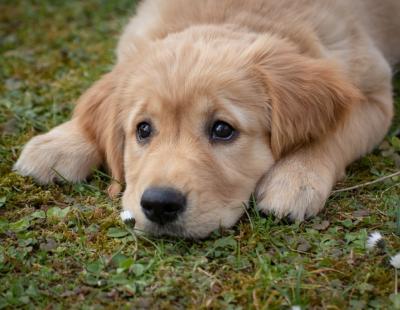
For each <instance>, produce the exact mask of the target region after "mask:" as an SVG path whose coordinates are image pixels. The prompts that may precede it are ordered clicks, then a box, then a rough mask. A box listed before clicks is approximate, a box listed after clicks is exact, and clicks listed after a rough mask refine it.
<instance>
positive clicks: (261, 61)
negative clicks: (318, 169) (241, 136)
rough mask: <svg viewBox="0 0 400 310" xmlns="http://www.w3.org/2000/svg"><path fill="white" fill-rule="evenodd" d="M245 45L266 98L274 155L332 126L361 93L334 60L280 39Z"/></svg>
mask: <svg viewBox="0 0 400 310" xmlns="http://www.w3.org/2000/svg"><path fill="white" fill-rule="evenodd" d="M250 49H252V53H253V63H254V64H255V65H256V71H258V74H259V75H260V77H261V79H262V80H263V82H264V84H265V88H266V95H267V96H268V99H269V100H268V103H267V105H268V109H269V113H270V115H269V118H270V122H271V123H270V128H269V129H270V132H271V148H272V152H273V154H274V156H275V157H276V158H279V157H281V156H283V155H285V154H286V153H288V152H290V151H291V150H293V149H295V148H297V147H300V146H302V145H305V144H307V143H310V142H312V141H315V140H318V139H320V138H321V137H323V136H325V135H326V134H327V133H328V132H329V131H332V130H335V128H337V127H338V126H339V125H340V124H341V123H342V122H343V121H344V119H345V117H346V115H348V112H349V109H350V107H351V106H352V105H354V104H357V103H358V102H360V101H361V100H362V98H363V97H362V94H361V92H360V91H359V90H358V89H357V88H356V87H355V86H353V85H352V84H351V83H350V82H349V80H348V79H347V78H346V76H345V75H344V74H343V73H342V72H340V70H339V69H338V68H337V66H336V65H335V64H334V63H332V62H331V61H329V60H326V59H315V58H311V57H308V56H304V55H301V54H300V53H299V52H298V51H297V50H296V48H294V47H292V46H291V45H290V44H288V43H287V42H285V41H283V40H280V39H268V40H267V41H265V40H264V41H261V40H258V42H257V41H256V42H255V43H254V44H253V46H251V47H250Z"/></svg>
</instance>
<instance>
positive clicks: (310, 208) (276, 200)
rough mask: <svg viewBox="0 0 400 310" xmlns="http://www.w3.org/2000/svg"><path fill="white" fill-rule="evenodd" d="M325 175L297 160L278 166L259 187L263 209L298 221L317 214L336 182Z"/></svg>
mask: <svg viewBox="0 0 400 310" xmlns="http://www.w3.org/2000/svg"><path fill="white" fill-rule="evenodd" d="M324 172H325V173H324ZM324 172H323V171H321V173H318V172H317V171H316V170H314V169H313V170H310V169H308V168H307V167H306V166H304V165H302V164H301V163H297V162H294V161H290V162H285V163H278V165H277V166H275V167H274V168H273V169H272V171H270V173H269V174H268V175H267V176H266V177H265V178H264V180H261V182H260V184H259V185H258V187H257V191H256V196H257V206H258V208H259V210H261V211H262V212H264V213H266V214H269V213H272V214H274V215H276V216H277V217H279V218H283V217H289V218H290V219H291V220H294V221H296V220H298V221H303V220H304V219H305V218H308V217H311V216H314V215H316V214H317V213H318V212H319V211H321V210H322V208H323V207H324V204H325V201H326V199H327V198H328V196H329V193H330V191H331V188H332V180H331V178H329V177H328V176H327V174H326V171H324Z"/></svg>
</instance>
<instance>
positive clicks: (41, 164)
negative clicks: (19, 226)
mask: <svg viewBox="0 0 400 310" xmlns="http://www.w3.org/2000/svg"><path fill="white" fill-rule="evenodd" d="M99 162H100V156H99V154H98V152H97V150H96V147H95V146H94V145H93V144H92V143H90V142H88V141H87V139H86V138H85V137H84V135H82V133H81V132H80V131H79V130H78V129H77V127H76V126H75V125H74V123H73V121H70V122H67V123H65V124H63V125H60V126H58V127H56V128H54V129H53V130H51V131H50V132H48V133H46V134H44V135H40V136H36V137H34V138H32V139H31V140H30V141H29V142H28V143H27V144H26V146H25V147H24V149H23V151H22V153H21V156H20V157H19V159H18V161H17V162H16V163H15V165H14V170H15V171H17V172H18V173H19V174H21V175H23V176H32V177H33V178H34V179H36V180H37V181H38V182H39V183H42V184H46V183H51V182H53V181H56V180H61V181H62V180H64V179H65V180H68V181H72V182H76V181H80V180H83V179H85V178H86V176H87V175H88V174H89V173H90V172H91V169H93V168H94V167H95V166H96V165H98V164H99Z"/></svg>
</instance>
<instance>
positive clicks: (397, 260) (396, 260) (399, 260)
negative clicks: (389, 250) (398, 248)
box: [390, 252, 400, 269]
mask: <svg viewBox="0 0 400 310" xmlns="http://www.w3.org/2000/svg"><path fill="white" fill-rule="evenodd" d="M390 264H391V265H392V266H393V267H394V268H397V269H399V268H400V252H399V253H397V254H396V255H395V256H393V257H392V258H391V259H390Z"/></svg>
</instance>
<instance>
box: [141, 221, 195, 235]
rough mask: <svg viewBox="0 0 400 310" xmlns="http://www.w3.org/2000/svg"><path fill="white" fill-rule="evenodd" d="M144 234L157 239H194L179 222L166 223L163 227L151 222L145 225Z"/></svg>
mask: <svg viewBox="0 0 400 310" xmlns="http://www.w3.org/2000/svg"><path fill="white" fill-rule="evenodd" d="M144 232H146V233H149V234H151V235H153V236H157V237H159V236H170V237H183V238H192V237H193V236H191V234H189V233H188V231H187V230H186V229H185V228H184V226H183V225H181V224H180V223H179V222H173V223H166V224H162V225H160V224H156V223H152V222H150V223H147V224H146V225H145V227H144Z"/></svg>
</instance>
